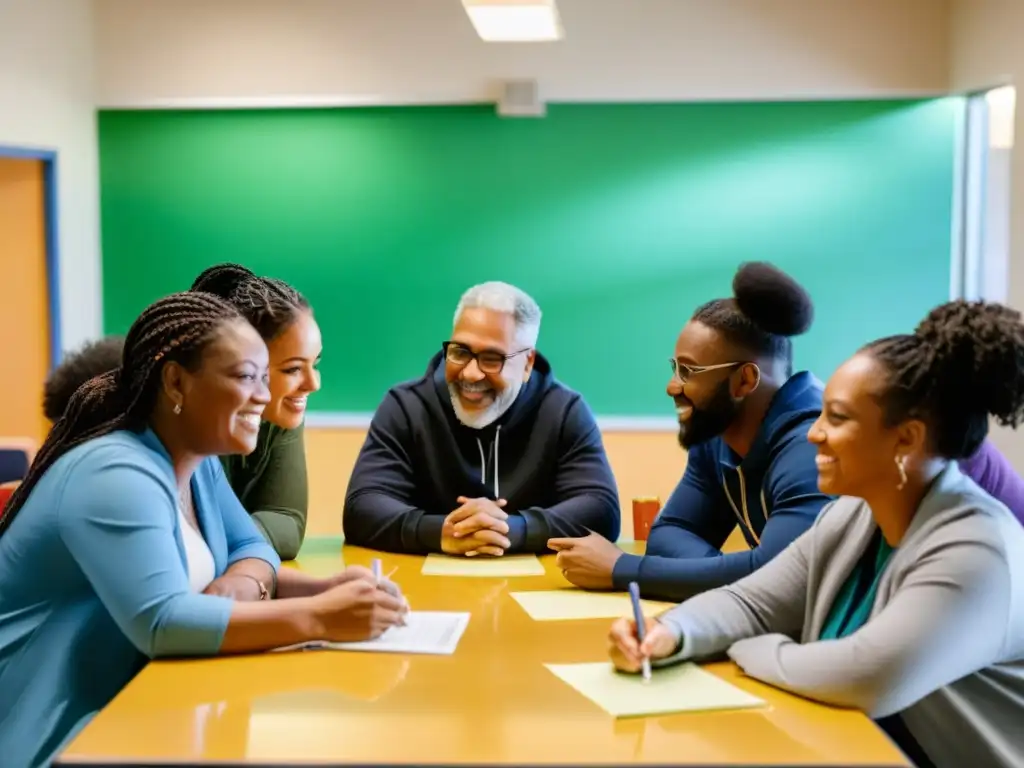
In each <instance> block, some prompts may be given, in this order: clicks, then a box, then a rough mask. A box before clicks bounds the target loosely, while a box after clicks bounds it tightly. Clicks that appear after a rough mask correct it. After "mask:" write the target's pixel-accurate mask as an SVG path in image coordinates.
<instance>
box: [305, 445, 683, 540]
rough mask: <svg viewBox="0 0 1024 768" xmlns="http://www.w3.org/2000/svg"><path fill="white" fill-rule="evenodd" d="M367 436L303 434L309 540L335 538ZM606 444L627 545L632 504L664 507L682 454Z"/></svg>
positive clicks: (675, 449)
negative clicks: (642, 499)
mask: <svg viewBox="0 0 1024 768" xmlns="http://www.w3.org/2000/svg"><path fill="white" fill-rule="evenodd" d="M365 436H366V431H365V430H362V429H322V428H321V429H317V428H311V429H307V431H306V455H307V459H308V466H309V493H310V499H309V508H310V509H309V523H308V529H307V530H308V534H309V535H313V536H316V535H322V534H337V533H338V532H339V529H340V528H341V508H342V504H343V503H344V501H345V491H346V489H347V486H348V478H349V475H350V474H351V472H352V466H353V464H355V460H356V456H357V455H358V454H359V449H360V447H362V444H363V439H364V438H365ZM604 444H605V450H606V451H607V452H608V460H609V461H610V462H611V465H612V471H613V472H614V473H615V479H616V481H617V482H618V485H619V495H620V499H621V502H622V509H623V510H624V511H625V514H624V515H623V520H622V537H623V538H624V539H631V538H633V518H632V512H631V510H632V499H633V498H634V497H636V496H659V497H661V500H662V503H664V502H665V500H666V499H667V498H668V495H669V493H671V492H672V489H673V488H675V485H676V483H677V482H679V478H680V477H682V475H683V469H684V467H685V466H686V454H684V453H683V451H682V450H681V449H680V448H679V445H678V444H677V443H676V438H675V435H674V434H672V433H671V432H608V433H605V435H604Z"/></svg>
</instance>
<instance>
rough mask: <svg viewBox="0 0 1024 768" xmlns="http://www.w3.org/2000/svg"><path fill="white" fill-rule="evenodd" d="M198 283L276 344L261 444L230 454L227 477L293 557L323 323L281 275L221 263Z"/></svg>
mask: <svg viewBox="0 0 1024 768" xmlns="http://www.w3.org/2000/svg"><path fill="white" fill-rule="evenodd" d="M192 290H193V291H203V292H205V293H212V294H214V295H215V296H220V297H221V298H223V299H226V300H227V301H229V302H230V303H231V304H233V305H234V306H235V308H237V309H238V311H239V312H241V313H242V315H243V316H244V317H245V318H246V319H247V320H248V321H249V322H250V323H251V324H252V326H253V327H254V328H255V329H256V330H257V332H259V334H260V336H262V337H263V341H264V342H266V345H267V349H268V350H269V351H270V377H269V386H270V403H269V404H268V405H267V408H266V410H265V411H264V412H263V422H262V423H261V425H260V434H259V440H258V441H257V444H256V450H255V451H253V452H252V453H250V454H248V455H233V456H224V457H222V458H221V462H222V463H223V465H224V473H225V474H226V475H227V477H228V482H230V483H231V487H232V488H233V489H234V491H235V493H236V494H237V495H238V498H239V500H240V501H241V502H242V505H243V506H244V507H245V508H246V509H247V510H249V514H250V515H252V518H253V520H254V521H255V522H256V525H257V526H258V527H259V529H260V530H261V531H262V532H263V535H264V536H266V538H267V540H268V541H269V542H270V543H271V544H272V545H273V546H274V549H275V550H277V553H278V554H279V555H280V556H281V559H283V560H290V559H292V558H294V557H295V556H296V555H297V554H298V553H299V549H300V547H301V546H302V542H303V539H304V538H305V535H306V517H307V513H308V508H309V485H308V480H307V476H306V447H305V441H304V428H303V420H304V418H305V415H306V404H307V399H308V397H309V396H310V395H311V394H313V393H315V392H316V391H317V390H319V389H320V371H319V370H318V366H319V364H320V354H321V352H322V351H323V344H322V341H321V337H320V327H319V326H318V325H317V322H316V320H315V319H314V318H313V310H312V309H311V308H310V306H309V302H308V301H307V300H306V298H305V297H304V296H303V295H302V294H301V293H299V292H298V291H297V290H295V289H294V288H293V287H292V286H290V285H288V283H285V282H283V281H281V280H276V279H274V278H270V277H259V276H257V275H255V274H254V273H253V272H251V271H250V270H248V269H246V268H245V267H243V266H240V265H238V264H217V265H216V266H213V267H210V268H209V269H207V270H205V271H204V272H202V274H200V275H199V277H197V278H196V279H195V282H193V283H192Z"/></svg>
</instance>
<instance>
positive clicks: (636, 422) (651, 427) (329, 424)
mask: <svg viewBox="0 0 1024 768" xmlns="http://www.w3.org/2000/svg"><path fill="white" fill-rule="evenodd" d="M371 418H373V414H372V413H344V412H337V411H320V412H310V413H307V414H306V428H307V429H367V428H368V427H369V426H370V419H371ZM597 426H598V428H599V429H600V430H601V431H602V432H676V431H678V429H679V422H678V421H677V420H676V419H675V418H674V417H672V416H598V417H597Z"/></svg>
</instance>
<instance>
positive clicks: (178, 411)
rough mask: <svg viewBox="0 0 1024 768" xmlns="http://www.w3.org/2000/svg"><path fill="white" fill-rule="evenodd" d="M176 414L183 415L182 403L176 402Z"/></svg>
mask: <svg viewBox="0 0 1024 768" xmlns="http://www.w3.org/2000/svg"><path fill="white" fill-rule="evenodd" d="M174 415H175V416H180V415H181V403H175V404H174Z"/></svg>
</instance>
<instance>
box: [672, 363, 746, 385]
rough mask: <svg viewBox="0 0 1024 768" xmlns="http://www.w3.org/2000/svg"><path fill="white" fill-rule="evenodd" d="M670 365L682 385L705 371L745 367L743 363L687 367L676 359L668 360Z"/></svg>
mask: <svg viewBox="0 0 1024 768" xmlns="http://www.w3.org/2000/svg"><path fill="white" fill-rule="evenodd" d="M668 362H669V365H671V366H672V375H673V376H675V377H676V378H677V379H679V383H680V384H685V383H686V382H687V381H689V379H690V377H691V376H696V375H697V374H698V373H704V372H705V371H717V370H721V369H722V368H734V367H736V366H737V365H743V363H741V362H735V363H719V364H718V365H686V364H685V363H680V362H679V361H678V360H676V359H675V358H674V357H670V358H669V359H668Z"/></svg>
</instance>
